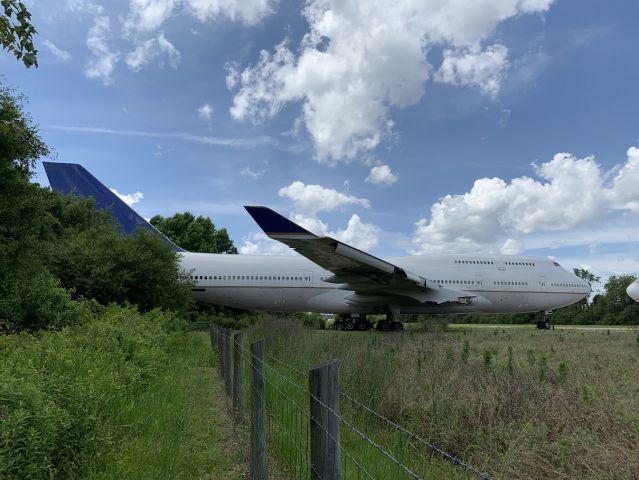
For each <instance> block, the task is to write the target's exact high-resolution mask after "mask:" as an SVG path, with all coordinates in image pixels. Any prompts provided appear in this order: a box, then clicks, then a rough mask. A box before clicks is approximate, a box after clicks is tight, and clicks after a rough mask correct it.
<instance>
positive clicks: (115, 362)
mask: <svg viewBox="0 0 639 480" xmlns="http://www.w3.org/2000/svg"><path fill="white" fill-rule="evenodd" d="M49 154H50V152H49V148H48V147H47V146H46V145H45V143H44V142H43V141H42V139H41V138H40V136H39V134H38V131H37V128H36V126H35V125H34V124H33V122H32V120H31V118H30V117H29V115H28V114H26V113H25V112H24V99H23V98H22V97H21V96H20V95H18V94H17V93H16V92H15V91H13V90H11V89H8V88H6V87H4V86H2V85H1V84H0V478H14V479H39V478H42V479H45V478H87V477H91V476H92V475H93V476H96V475H97V476H99V473H100V472H101V471H102V470H103V468H105V465H104V464H103V463H101V462H104V459H105V458H106V457H108V454H109V452H113V451H114V450H117V449H118V448H122V447H121V443H122V442H123V441H124V440H123V439H124V438H130V437H135V435H136V431H137V429H139V428H141V427H140V425H143V424H144V423H145V422H146V421H147V415H148V414H149V413H148V412H146V410H145V409H138V410H135V409H134V408H133V406H134V405H136V402H137V401H138V400H139V399H140V398H141V396H142V395H144V394H145V392H147V391H148V390H149V389H152V388H154V386H157V385H159V384H160V383H161V382H163V381H165V380H164V379H165V378H166V375H165V372H164V370H165V369H166V368H167V364H169V363H170V361H175V360H176V357H179V356H180V355H183V353H182V352H181V351H180V348H184V347H183V346H184V344H185V343H186V338H187V337H185V336H184V330H185V327H186V322H187V320H188V319H197V318H200V317H201V316H202V315H206V314H210V313H211V311H210V310H204V311H198V309H197V307H196V306H195V304H194V301H193V296H192V294H191V284H190V280H189V279H188V277H187V276H186V275H184V273H183V272H182V271H181V269H180V265H179V258H178V256H177V254H176V253H175V252H173V251H172V250H170V248H169V247H167V246H166V245H165V244H164V243H163V242H162V241H160V240H159V239H158V238H157V237H156V236H154V235H152V234H151V233H149V232H146V231H144V230H141V231H139V232H138V233H137V234H136V235H134V236H131V237H125V236H122V235H120V233H119V228H118V225H116V224H115V223H114V221H113V219H112V216H111V214H110V213H109V212H105V211H98V210H96V209H95V208H94V205H93V201H92V200H88V199H82V198H77V197H73V196H63V195H60V194H58V193H56V192H52V191H51V190H50V189H48V188H43V187H40V186H39V185H36V184H34V183H31V181H30V180H31V178H32V176H33V173H34V169H35V163H36V161H38V160H39V159H40V158H42V157H46V156H48V155H49ZM178 219H179V220H182V221H187V223H189V225H191V226H190V227H189V226H188V225H187V228H186V233H187V234H188V235H187V236H186V237H185V239H184V240H185V241H189V242H191V243H193V242H196V241H197V240H198V239H199V241H201V242H205V241H206V242H208V243H207V245H208V246H207V247H205V248H218V247H223V248H224V249H226V251H228V252H229V253H230V252H232V251H233V249H234V247H233V244H232V242H231V241H230V240H229V239H228V234H227V233H226V231H225V230H224V229H222V230H219V231H218V230H215V229H214V226H213V225H212V222H210V220H208V219H203V218H201V217H197V218H195V217H193V216H192V215H190V214H182V215H181V216H180V217H179V218H178ZM157 220H163V221H165V222H169V223H170V221H171V219H159V218H158V219H157ZM174 223H175V222H174ZM207 229H208V230H207ZM191 243H189V245H190V244H191ZM157 414H158V412H156V415H157ZM136 415H137V416H136Z"/></svg>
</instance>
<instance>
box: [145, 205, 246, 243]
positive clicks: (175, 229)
mask: <svg viewBox="0 0 639 480" xmlns="http://www.w3.org/2000/svg"><path fill="white" fill-rule="evenodd" d="M151 224H152V225H153V226H154V227H156V228H157V229H158V230H160V231H161V232H162V233H163V234H164V235H166V236H167V237H168V238H170V239H171V240H172V241H173V242H174V243H175V244H176V245H179V246H180V247H182V248H184V249H185V250H188V251H190V252H202V253H237V249H236V248H235V245H233V241H232V240H231V239H230V238H229V234H228V232H227V231H226V228H221V229H219V230H218V229H216V228H215V225H214V224H213V222H212V221H211V219H210V218H208V217H203V216H201V215H199V216H197V217H195V216H194V215H193V214H192V213H190V212H184V213H176V214H175V215H173V216H172V217H167V218H165V217H162V216H161V215H155V216H154V217H153V218H151Z"/></svg>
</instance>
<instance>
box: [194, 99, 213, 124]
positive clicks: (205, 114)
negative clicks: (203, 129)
mask: <svg viewBox="0 0 639 480" xmlns="http://www.w3.org/2000/svg"><path fill="white" fill-rule="evenodd" d="M197 116H198V117H200V118H201V119H202V120H206V121H209V120H211V118H212V117H213V107H212V106H211V105H209V104H208V103H205V104H204V105H202V106H201V107H200V108H198V109H197Z"/></svg>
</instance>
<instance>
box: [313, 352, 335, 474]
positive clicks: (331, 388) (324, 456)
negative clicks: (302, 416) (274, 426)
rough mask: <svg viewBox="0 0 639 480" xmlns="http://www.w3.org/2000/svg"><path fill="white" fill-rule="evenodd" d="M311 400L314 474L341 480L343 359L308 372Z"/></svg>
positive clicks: (331, 361)
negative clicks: (341, 362)
mask: <svg viewBox="0 0 639 480" xmlns="http://www.w3.org/2000/svg"><path fill="white" fill-rule="evenodd" d="M308 381H309V389H310V404H311V420H310V421H311V478H312V479H314V480H316V479H317V480H339V478H340V445H339V441H340V440H339V429H340V418H339V361H338V360H330V361H328V362H326V363H323V364H321V365H318V366H316V367H313V368H312V369H311V370H310V371H309V372H308Z"/></svg>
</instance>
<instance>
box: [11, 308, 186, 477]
mask: <svg viewBox="0 0 639 480" xmlns="http://www.w3.org/2000/svg"><path fill="white" fill-rule="evenodd" d="M83 311H84V314H85V315H86V318H85V321H84V325H81V326H80V325H74V326H71V327H67V328H64V329H62V330H61V331H58V332H42V333H40V334H38V335H30V334H20V335H12V336H2V337H0V399H2V401H1V403H0V419H1V422H2V427H1V428H0V478H16V479H18V478H29V479H38V478H52V477H60V478H68V477H78V476H82V472H83V471H84V469H85V468H86V466H87V464H88V462H89V460H92V461H94V460H95V459H99V455H100V452H101V451H102V450H103V449H104V448H105V447H106V446H108V445H109V444H110V443H112V442H113V441H114V440H115V437H116V436H117V428H118V427H116V425H117V418H118V416H119V414H120V413H121V412H122V411H123V409H125V408H126V406H127V405H128V404H129V403H130V401H131V399H132V398H134V397H135V396H137V395H139V394H140V393H141V392H142V391H143V390H144V389H145V388H147V386H148V385H149V383H150V381H151V380H152V379H153V378H154V377H155V376H157V375H158V373H159V372H160V371H161V369H162V366H163V363H164V359H165V358H166V351H167V347H168V346H169V345H170V343H171V339H172V338H173V337H172V336H171V334H170V333H168V331H167V330H176V329H178V330H179V329H180V322H179V321H178V319H177V318H176V317H175V316H174V315H173V314H168V313H163V312H160V311H157V310H155V311H152V312H150V313H148V314H144V315H143V314H140V313H138V312H137V310H136V309H135V308H133V307H118V306H115V305H114V306H110V307H100V306H98V305H96V304H85V305H84V307H83Z"/></svg>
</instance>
